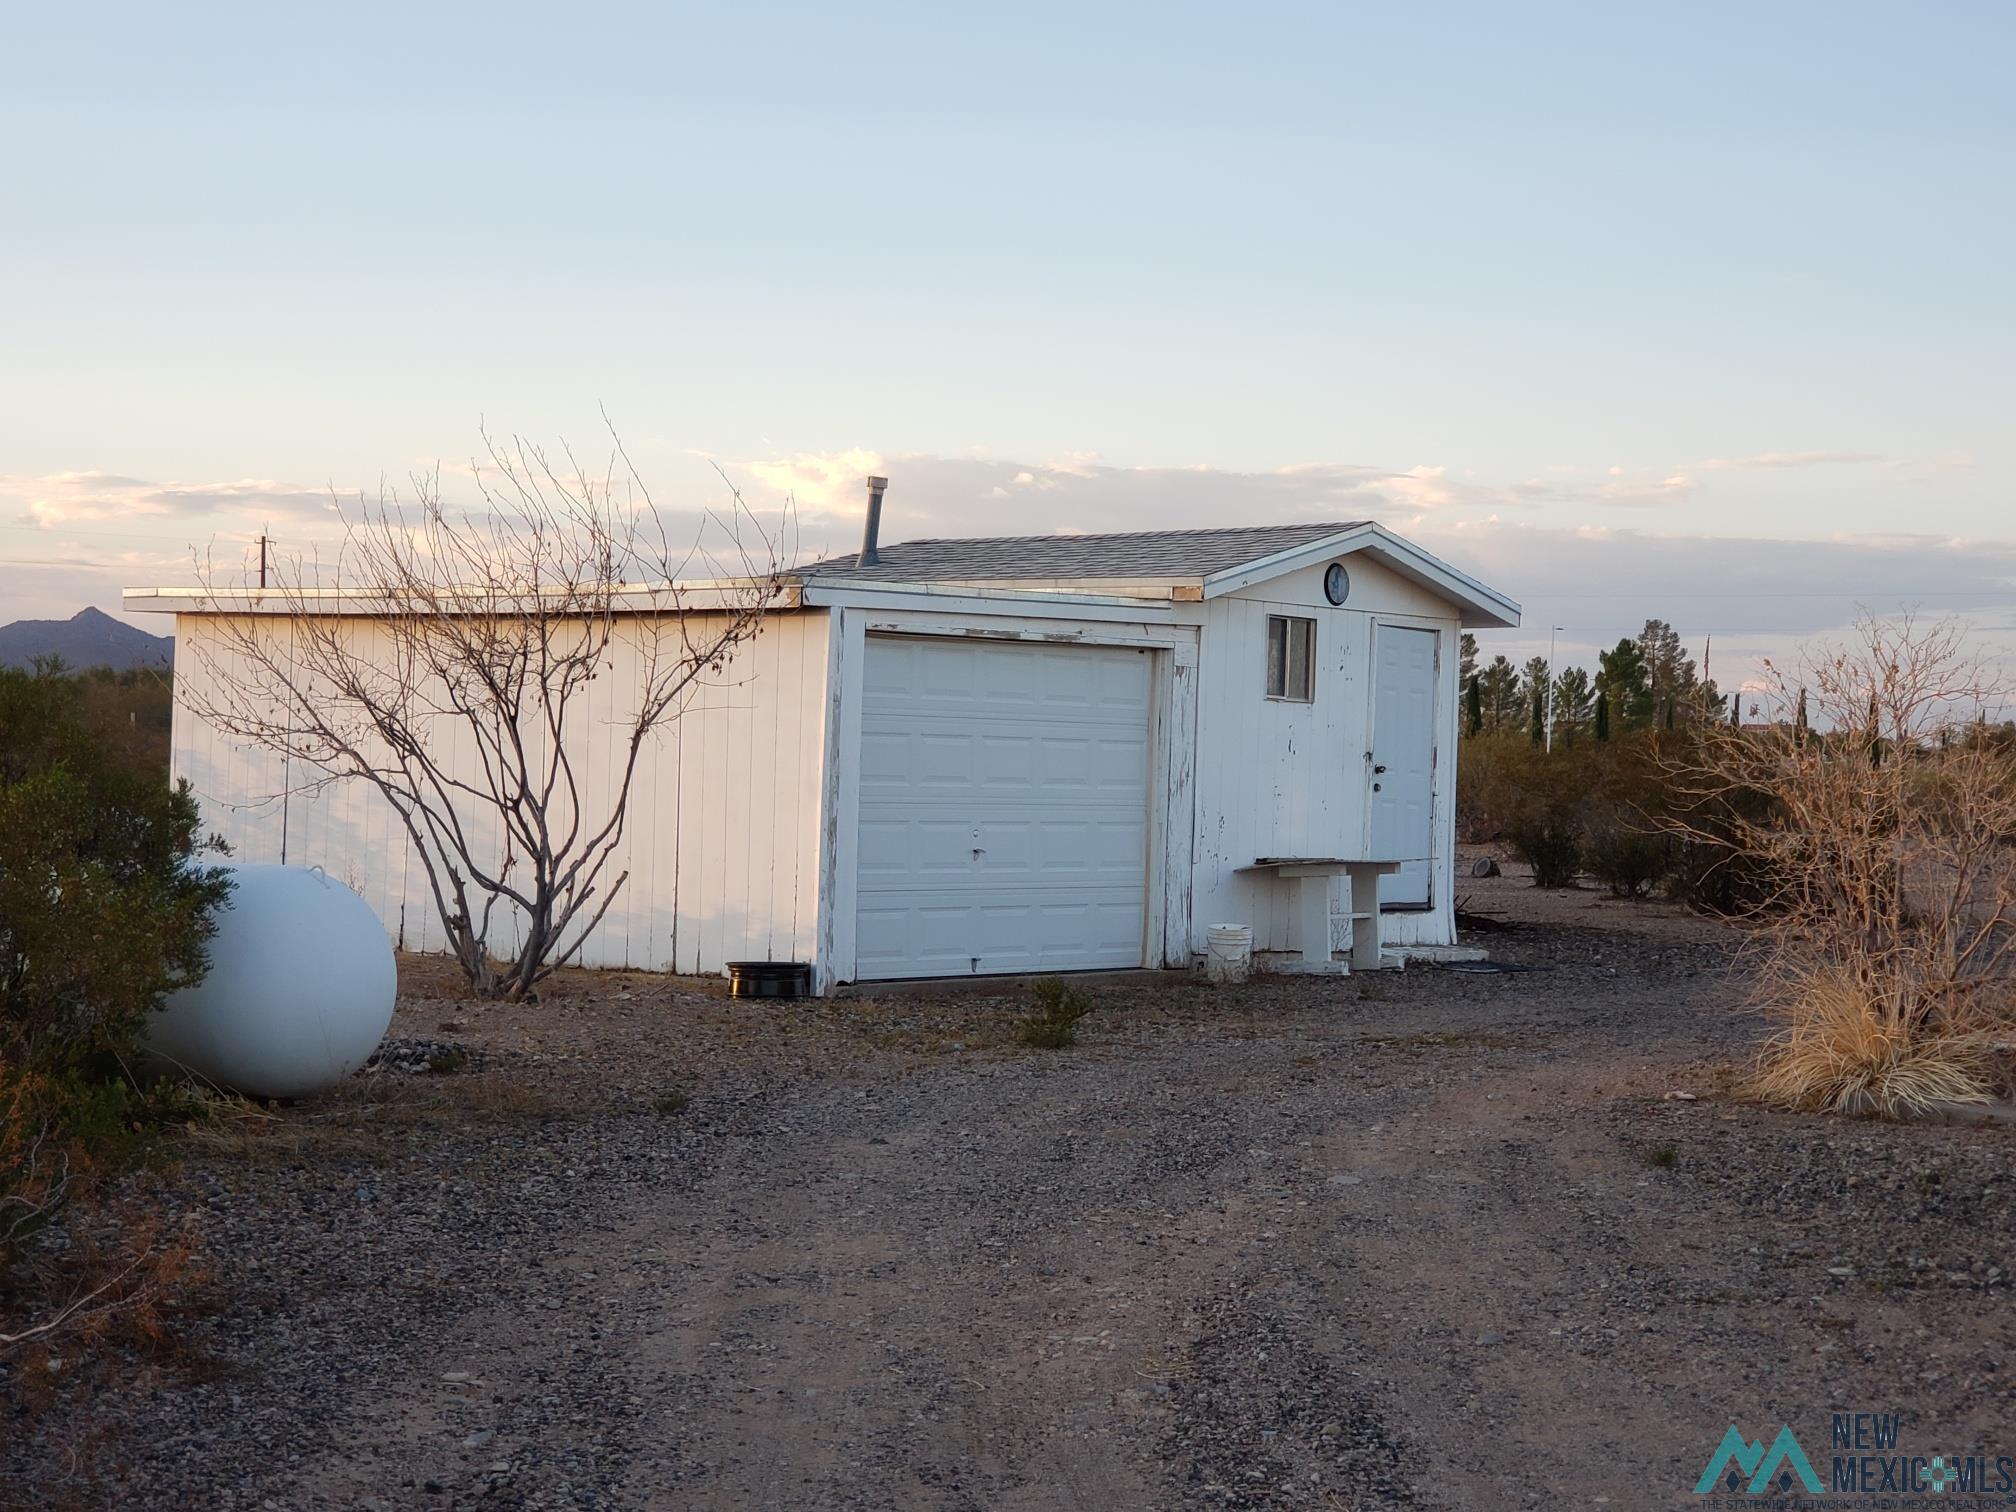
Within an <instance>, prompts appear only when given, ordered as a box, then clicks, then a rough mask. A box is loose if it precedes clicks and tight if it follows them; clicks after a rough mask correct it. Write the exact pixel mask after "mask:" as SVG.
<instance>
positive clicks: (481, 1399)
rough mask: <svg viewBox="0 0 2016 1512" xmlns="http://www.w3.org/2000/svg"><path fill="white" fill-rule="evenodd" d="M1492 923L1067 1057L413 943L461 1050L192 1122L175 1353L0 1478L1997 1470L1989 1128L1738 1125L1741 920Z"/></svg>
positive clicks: (1624, 1488)
mask: <svg viewBox="0 0 2016 1512" xmlns="http://www.w3.org/2000/svg"><path fill="white" fill-rule="evenodd" d="M1480 906H1483V905H1480ZM1488 906H1490V907H1492V908H1499V909H1504V910H1507V911H1509V912H1510V913H1512V914H1513V915H1514V922H1515V927H1513V928H1510V929H1508V930H1506V931H1505V932H1503V933H1496V934H1493V935H1490V936H1488V937H1486V938H1485V943H1488V944H1489V945H1490V946H1491V948H1492V950H1493V953H1494V956H1495V957H1496V958H1497V960H1499V961H1501V962H1503V963H1505V964H1508V965H1511V966H1515V967H1525V968H1529V969H1525V970H1517V971H1513V972H1507V973H1497V974H1481V973H1476V972H1462V971H1456V970H1452V969H1448V968H1440V969H1438V968H1423V967H1419V966H1416V967H1412V968H1409V969H1408V970H1407V971H1405V972H1388V973H1380V974H1377V975H1365V976H1360V977H1357V978H1353V979H1351V980H1348V981H1334V980H1321V981H1315V980H1301V981H1295V980H1281V981H1275V982H1269V983H1263V984H1256V985H1254V986H1253V987H1251V988H1248V989H1244V990H1239V991H1230V990H1227V991H1213V990H1211V989H1209V988H1205V987H1201V986H1197V987H1191V986H1176V987H1152V988H1140V987H1130V988H1125V989H1119V988H1113V989H1106V990H1103V991H1102V992H1101V993H1100V1000H1101V1007H1100V1010H1099V1011H1098V1012H1097V1013H1096V1014H1095V1015H1094V1016H1093V1017H1092V1018H1091V1019H1090V1020H1088V1021H1087V1023H1086V1025H1085V1027H1084V1031H1083V1037H1082V1043H1081V1045H1080V1046H1079V1047H1078V1048H1077V1049H1075V1050H1069V1051H1063V1052H1042V1051H1026V1050H1021V1049H1019V1048H1016V1047H1015V1046H1014V1045H1013V1043H1012V1038H1011V1036H1010V1034H1009V1032H1008V1028H1007V1024H1008V1022H1009V1020H1010V1018H1011V1016H1012V1014H1013V1013H1015V1012H1017V1011H1020V1009H1021V1008H1022V1007H1023V1006H1024V1005H1023V1004H1021V1003H1020V1002H1019V1001H1012V1000H1011V1001H1004V1000H1002V999H999V998H980V997H974V996H959V995H941V996H936V997H919V998H903V999H892V1000H889V1001H887V1002H867V1003H840V1004H823V1003H822V1004H806V1005H777V1006H771V1007H765V1008H749V1007H747V1006H745V1005H740V1004H729V1003H727V1002H726V1001H725V1000H723V999H721V998H720V997H719V996H718V995H716V994H714V993H713V991H712V990H711V989H706V990H702V989H701V988H700V987H698V986H696V984H693V983H681V982H671V981H667V980H665V979H658V978H650V977H642V976H637V977H609V976H588V975H585V974H584V975H582V976H580V977H578V978H576V979H574V980H571V981H569V982H567V983H566V984H564V985H563V986H562V987H561V988H560V989H559V990H558V991H556V992H555V993H554V994H552V995H551V996H550V997H549V1000H548V1001H547V1002H545V1003H542V1004H539V1005H536V1006H531V1007H525V1008H481V1007H476V1006H474V1005H470V1004H467V1003H461V1002H455V1001H451V1000H448V999H446V998H445V997H429V996H426V995H425V994H426V993H427V992H428V991H429V990H431V989H430V984H431V983H438V982H439V981H440V980H441V978H440V977H439V975H438V969H437V968H435V967H433V966H432V965H431V964H429V963H409V966H410V967H411V969H410V970H409V971H408V977H407V980H408V984H409V989H410V990H413V991H414V992H415V993H416V995H415V996H414V997H412V998H409V999H408V1000H406V1001H405V1002H404V1003H403V1004H402V1008H401V1018H400V1022H399V1024H398V1025H397V1026H396V1028H395V1033H396V1034H399V1035H402V1036H404V1037H405V1038H406V1040H408V1041H409V1042H420V1041H425V1042H439V1045H445V1046H449V1047H453V1048H455V1049H457V1050H459V1051H461V1052H462V1053H463V1054H464V1055H466V1057H467V1059H466V1060H464V1061H462V1062H461V1063H460V1064H459V1065H458V1064H457V1063H456V1058H455V1057H453V1056H450V1057H447V1058H445V1059H443V1058H441V1057H440V1056H439V1053H438V1051H439V1046H437V1045H434V1044H431V1043H414V1044H413V1045H412V1047H411V1050H410V1054H409V1057H408V1062H409V1064H412V1065H419V1064H424V1063H425V1060H426V1058H427V1057H428V1055H429V1054H430V1053H431V1054H434V1055H435V1060H436V1065H437V1066H438V1067H439V1068H440V1069H437V1070H431V1071H427V1072H424V1073H414V1072H409V1071H405V1070H400V1069H396V1068H392V1069H387V1070H384V1071H381V1072H379V1073H377V1074H376V1075H373V1076H367V1077H363V1078H360V1079H359V1080H358V1083H357V1084H356V1086H355V1087H353V1088H348V1089H345V1091H344V1092H342V1093H341V1094H339V1095H335V1096H332V1097H330V1098H328V1099H324V1100H322V1101H320V1102H317V1103H314V1104H308V1105H303V1106H300V1107H297V1108H294V1109H291V1110H287V1111H286V1112H285V1113H283V1114H282V1115H281V1116H280V1117H279V1118H277V1119H275V1120H272V1121H270V1122H261V1123H256V1124H252V1125H249V1126H248V1127H246V1128H243V1129H240V1128H235V1127H227V1128H224V1129H221V1130H210V1131H202V1132H200V1133H199V1134H198V1135H196V1136H193V1137H192V1138H191V1140H190V1141H189V1143H188V1146H187V1148H186V1149H185V1151H184V1154H183V1160H182V1163H181V1165H180V1167H179V1168H178V1169H177V1170H176V1171H175V1172H174V1173H173V1174H172V1175H170V1176H168V1177H164V1178H160V1182H161V1189H162V1192H161V1195H162V1198H163V1200H164V1201H166V1202H168V1203H170V1204H172V1205H173V1207H174V1209H175V1211H176V1213H177V1214H178V1215H179V1216H181V1217H183V1218H185V1219H186V1221H189V1222H192V1223H195V1224H198V1225H199V1226H200V1230H201V1232H202V1233H203V1235H204V1242H205V1247H206V1252H207V1254H208V1256H209V1259H210V1265H211V1270H212V1274H213V1280H212V1283H211V1285H210V1287H209V1288H208V1290H207V1292H206V1294H205V1303H206V1305H205V1307H204V1309H203V1310H202V1311H201V1312H200V1313H199V1314H198V1315H197V1316H195V1317H193V1318H191V1319H190V1320H188V1321H187V1322H186V1324H185V1325H184V1328H183V1333H184V1336H185V1339H186V1344H187V1348H186V1349H185V1350H184V1352H183V1353H182V1354H181V1355H180V1356H178V1357H176V1358H172V1359H169V1360H166V1361H155V1362H140V1363H138V1364H136V1366H135V1368H134V1369H133V1370H131V1371H122V1372H120V1374H119V1380H118V1383H117V1384H115V1385H107V1384H104V1382H103V1379H102V1376H103V1373H102V1372H101V1373H100V1379H99V1381H97V1382H95V1383H94V1384H93V1385H92V1386H91V1388H90V1389H89V1390H88V1391H86V1390H85V1389H84V1388H83V1386H82V1385H79V1386H76V1387H73V1388H72V1389H71V1390H70V1391H69V1392H68V1394H67V1396H66V1395H65V1393H64V1391H63V1389H62V1387H61V1385H60V1383H59V1386H58V1391H57V1396H58V1400H57V1401H56V1402H55V1403H54V1404H53V1405H51V1406H47V1407H44V1408H42V1409H41V1410H40V1411H39V1412H38V1413H36V1414H34V1415H30V1414H29V1413H27V1412H26V1411H25V1409H21V1408H18V1407H17V1408H13V1409H10V1408H8V1407H7V1405H6V1404H5V1402H4V1401H0V1413H5V1414H6V1415H5V1416H4V1417H0V1472H4V1473H5V1474H6V1475H7V1476H8V1479H7V1480H6V1481H5V1482H0V1486H4V1487H6V1488H11V1490H12V1491H13V1492H14V1493H15V1494H16V1495H17V1497H18V1499H20V1500H22V1501H24V1502H28V1503H31V1504H35V1505H55V1504H60V1503H61V1502H63V1501H64V1500H66V1499H67V1500H69V1501H72V1502H74V1503H76V1504H78V1505H91V1504H96V1503H101V1502H102V1503H109V1504H117V1505H123V1506H135V1507H157V1506H158V1507H226V1508H231V1507H278V1508H297V1507H304V1508H305V1507H341V1508H350V1507H381V1508H402V1509H403V1508H445V1507H477V1506H481V1507H550V1508H562V1507H583V1508H587V1507H596V1508H615V1507H625V1508H627V1507H666V1508H692V1509H713V1508H836V1509H837V1508H849V1509H856V1508H859V1509H866V1508H891V1509H895V1508H901V1509H936V1508H946V1509H951V1508H974V1509H980V1508H990V1509H991V1508H1032V1509H1033V1508H1090V1509H1122V1508H1144V1509H1145V1508H1181V1507H1321V1508H1359V1509H1371V1508H1385V1507H1422V1508H1445V1507H1446V1508H1479V1509H1485V1508H1501V1507H1526V1506H1533V1507H1556V1506H1570V1505H1575V1506H1583V1505H1590V1506H1593V1505H1603V1504H1608V1505H1610V1506H1615V1507H1634V1508H1635V1507H1665V1506H1684V1505H1688V1504H1689V1503H1693V1504H1695V1505H1699V1504H1700V1503H1699V1501H1698V1499H1696V1498H1694V1497H1693V1496H1692V1495H1691V1491H1692V1487H1693V1483H1694V1480H1695V1478H1696V1477H1697V1476H1698V1475H1699V1474H1700V1472H1701V1468H1702V1466H1703V1465H1704V1464H1705V1463H1706V1460H1707V1457H1708V1455H1709V1453H1710V1451H1711V1450H1712V1449H1713V1448H1714V1446H1715V1444H1716V1442H1717V1441H1718V1440H1719V1439H1720V1437H1721V1435H1722V1433H1723V1431H1724V1430H1725V1428H1727V1427H1728V1425H1729V1424H1730V1423H1732V1422H1735V1423H1738V1424H1741V1425H1743V1426H1744V1427H1745V1429H1746V1431H1748V1432H1750V1433H1752V1434H1760V1433H1768V1432H1769V1431H1774V1430H1775V1428H1776V1426H1777V1425H1778V1424H1779V1423H1781V1422H1789V1423H1792V1424H1793V1425H1794V1426H1795V1427H1796V1428H1798V1430H1799V1431H1800V1433H1801V1434H1802V1436H1803V1437H1805V1438H1806V1439H1807V1442H1808V1446H1809V1448H1810V1449H1812V1450H1813V1451H1814V1453H1815V1456H1816V1459H1817V1458H1819V1456H1820V1455H1821V1454H1822V1453H1824V1451H1825V1448H1826V1435H1827V1414H1828V1413H1829V1412H1830V1411H1832V1410H1848V1411H1876V1410H1882V1411H1900V1412H1902V1413H1904V1414H1905V1421H1906V1424H1907V1433H1908V1434H1910V1435H1911V1436H1912V1440H1913V1442H1915V1443H1920V1444H1924V1445H1926V1446H1927V1447H1928V1448H1929V1447H1931V1445H1932V1441H1934V1440H1936V1441H1937V1447H1939V1448H1940V1449H1942V1450H1944V1451H1945V1452H1947V1453H1949V1454H1950V1453H1966V1452H1969V1451H1977V1452H1978V1451H1988V1452H1990V1453H1995V1452H2003V1453H2007V1452H2016V1426H2012V1425H2016V1377H2012V1373H2011V1372H2012V1369H2016V1349H2012V1344H2016V1317H2012V1313H2016V1309H2012V1307H2011V1306H2010V1296H2009V1280H2008V1273H2009V1271H2010V1270H2011V1269H2012V1268H2016V1265H2012V1260H2011V1250H2012V1247H2016V1240H2012V1235H2016V1221H2012V1220H2016V1167H2012V1162H2011V1150H2012V1144H2011V1141H2010V1136H2009V1134H2008V1133H2007V1131H1984V1130H1965V1129H1935V1128H1895V1127H1889V1126H1883V1125H1876V1124H1850V1123H1839V1122H1825V1121H1820V1120H1815V1119H1805V1118H1795V1117H1788V1116H1784V1115H1779V1114H1773V1113H1767V1112H1764V1111H1761V1110H1758V1109H1755V1108H1752V1107H1750V1106H1748V1105H1747V1104H1744V1103H1742V1102H1741V1101H1738V1100H1736V1099H1735V1098H1734V1097H1733V1095H1731V1094H1730V1093H1729V1091H1728V1088H1729V1087H1730V1086H1731V1085H1732V1078H1731V1076H1730V1074H1729V1069H1730V1063H1732V1062H1734V1061H1736V1060H1737V1059H1739V1058H1740V1056H1741V1055H1742V1054H1743V1052H1744V1048H1745V1046H1746V1045H1747V1043H1748V1042H1749V1041H1750V1040H1751V1039H1752V1038H1754V1036H1755V1033H1756V1026H1755V1025H1753V1024H1749V1023H1746V1022H1745V1021H1743V1020H1742V1019H1740V1018H1738V1017H1735V1016H1733V1015H1732V1014H1731V1013H1730V1012H1729V1011H1728V1009H1727V1007H1726V1004H1727V1003H1728V1002H1729V1000H1730V999H1731V998H1732V996H1733V993H1732V991H1731V989H1730V986H1729V984H1728V982H1727V981H1726V980H1725V978H1724V976H1723V975H1722V973H1723V971H1724V969H1725V967H1726V965H1727V961H1728V949H1729V946H1728V940H1727V938H1726V936H1724V935H1723V934H1722V933H1720V932H1719V931H1718V930H1716V929H1715V928H1714V927H1712V926H1708V925H1705V924H1702V923H1700V922H1698V921H1694V920H1690V919H1686V918H1684V917H1681V916H1678V915H1674V914H1671V913H1669V912H1666V911H1664V910H1661V909H1657V908H1652V907H1632V906H1628V905H1618V904H1610V903H1608V902H1606V901H1603V900H1599V899H1596V898H1594V897H1592V896H1590V895H1587V894H1566V895H1553V896H1551V897H1548V898H1545V899H1543V898H1541V897H1540V896H1539V895H1533V894H1531V893H1530V891H1529V890H1527V889H1524V888H1519V887H1514V886H1513V885H1512V883H1511V881H1510V879H1508V880H1507V882H1506V883H1505V884H1503V885H1500V886H1496V887H1495V888H1494V889H1493V890H1492V891H1491V893H1490V896H1489V900H1488ZM1520 918H1524V919H1525V920H1527V922H1523V923H1522V922H1518V920H1519V919H1520ZM1673 1091H1687V1092H1691V1093H1694V1094H1695V1095H1696V1100H1694V1101H1682V1100H1676V1099H1669V1098H1668V1097H1667V1096H1666V1094H1667V1093H1669V1092H1673ZM15 1384H18V1383H15ZM9 1385H10V1381H9V1379H8V1378H7V1377H5V1376H4V1375H0V1393H4V1392H5V1391H6V1390H7V1389H8V1387H9ZM10 1425H11V1426H10ZM1998 1441H1999V1442H1998ZM1822 1473H1823V1474H1824V1473H1825V1470H1824V1466H1823V1471H1822ZM0 1494H4V1492H0Z"/></svg>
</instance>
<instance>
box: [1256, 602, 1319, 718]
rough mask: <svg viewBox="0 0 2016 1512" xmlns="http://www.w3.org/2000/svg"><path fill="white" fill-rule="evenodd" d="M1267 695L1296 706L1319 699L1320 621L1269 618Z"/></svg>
mask: <svg viewBox="0 0 2016 1512" xmlns="http://www.w3.org/2000/svg"><path fill="white" fill-rule="evenodd" d="M1267 696H1268V697H1269V698H1286V699H1289V700H1291V701H1292V702H1294V703H1311V702H1313V701H1314V700H1315V697H1316V621H1314V620H1313V619H1298V618H1296V617H1295V616H1294V615H1289V614H1270V615H1268V616H1267Z"/></svg>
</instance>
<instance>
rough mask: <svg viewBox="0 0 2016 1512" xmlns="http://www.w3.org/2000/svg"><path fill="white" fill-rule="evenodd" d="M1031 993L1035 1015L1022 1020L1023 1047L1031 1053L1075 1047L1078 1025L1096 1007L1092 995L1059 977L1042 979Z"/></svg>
mask: <svg viewBox="0 0 2016 1512" xmlns="http://www.w3.org/2000/svg"><path fill="white" fill-rule="evenodd" d="M1030 991H1031V992H1032V993H1033V994H1034V996H1035V998H1036V1011H1035V1012H1034V1013H1032V1014H1030V1015H1029V1016H1028V1017H1027V1018H1025V1019H1023V1020H1022V1025H1021V1028H1020V1030H1019V1031H1018V1034H1019V1037H1020V1039H1021V1041H1022V1043H1023V1044H1025V1045H1027V1046H1029V1047H1030V1048H1031V1049H1032V1050H1068V1049H1070V1048H1071V1047H1072V1046H1073V1045H1075V1044H1077V1043H1078V1021H1079V1020H1080V1019H1082V1018H1084V1017H1085V1015H1086V1014H1088V1013H1090V1012H1091V1011H1092V1009H1093V1007H1094V1006H1095V1005H1094V1003H1093V1001H1092V994H1091V993H1089V992H1087V991H1085V989H1084V988H1082V987H1073V986H1071V985H1070V984H1069V983H1068V982H1065V981H1064V980H1063V979H1062V978H1060V977H1045V978H1044V979H1043V980H1042V981H1040V982H1038V983H1036V985H1035V986H1034V987H1032V988H1031V989H1030Z"/></svg>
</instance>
